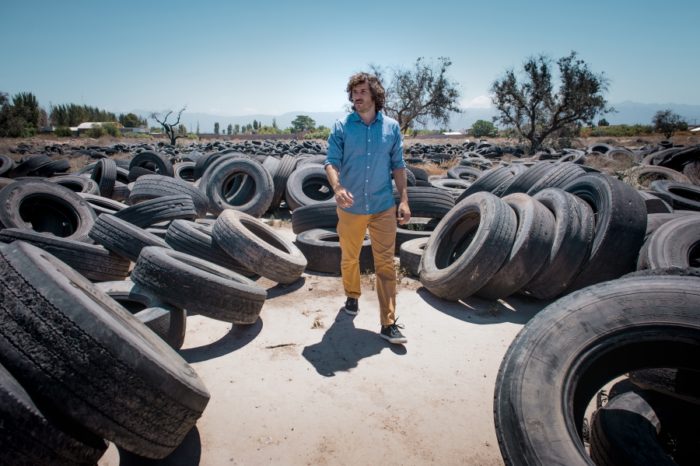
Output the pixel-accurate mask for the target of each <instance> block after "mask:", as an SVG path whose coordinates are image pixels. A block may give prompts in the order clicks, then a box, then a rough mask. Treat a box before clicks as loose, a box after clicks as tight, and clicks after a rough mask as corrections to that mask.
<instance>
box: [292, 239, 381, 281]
mask: <svg viewBox="0 0 700 466" xmlns="http://www.w3.org/2000/svg"><path fill="white" fill-rule="evenodd" d="M294 244H295V245H296V246H297V247H298V248H299V250H300V251H301V252H302V254H304V257H305V258H306V261H307V265H306V270H312V271H314V272H323V273H330V274H334V275H339V274H340V260H341V257H342V251H341V249H340V240H339V238H338V233H337V232H336V230H335V229H324V228H314V229H311V230H306V231H304V232H302V233H299V234H298V235H297V237H296V239H295V240H294ZM360 270H361V271H362V272H366V271H374V258H373V256H372V245H371V244H370V242H369V238H365V240H364V241H363V242H362V249H361V250H360Z"/></svg>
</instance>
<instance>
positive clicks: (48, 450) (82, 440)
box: [0, 365, 107, 466]
mask: <svg viewBox="0 0 700 466" xmlns="http://www.w3.org/2000/svg"><path fill="white" fill-rule="evenodd" d="M71 431H72V432H71ZM106 449H107V443H106V442H105V441H104V440H102V439H101V438H99V437H97V436H95V435H94V434H90V433H88V432H87V431H85V430H84V429H76V428H74V427H73V428H71V427H69V426H68V425H67V423H66V422H65V420H64V419H62V418H61V416H60V415H55V414H53V412H52V410H51V407H50V406H42V408H39V407H38V406H37V404H36V403H35V401H34V400H33V399H32V398H31V396H30V395H29V394H28V393H27V391H26V390H25V389H24V388H22V386H21V385H20V383H19V382H17V380H16V379H15V378H14V377H13V376H12V375H11V374H10V373H9V372H8V371H7V369H5V368H4V367H3V366H2V365H0V464H4V465H12V466H14V465H26V466H33V465H37V464H51V465H57V466H74V465H85V466H87V465H91V464H96V463H97V460H99V459H100V457H101V456H102V454H103V453H104V452H105V450H106Z"/></svg>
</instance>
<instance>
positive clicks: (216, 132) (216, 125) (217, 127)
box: [214, 121, 219, 135]
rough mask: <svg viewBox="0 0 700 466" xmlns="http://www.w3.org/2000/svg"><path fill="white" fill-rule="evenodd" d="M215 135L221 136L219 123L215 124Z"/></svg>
mask: <svg viewBox="0 0 700 466" xmlns="http://www.w3.org/2000/svg"><path fill="white" fill-rule="evenodd" d="M214 134H217V135H218V134H219V122H218V121H217V122H216V123H214Z"/></svg>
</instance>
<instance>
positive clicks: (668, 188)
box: [651, 180, 700, 210]
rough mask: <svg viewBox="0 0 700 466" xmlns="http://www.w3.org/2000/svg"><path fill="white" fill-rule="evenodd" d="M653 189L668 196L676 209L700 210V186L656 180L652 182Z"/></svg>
mask: <svg viewBox="0 0 700 466" xmlns="http://www.w3.org/2000/svg"><path fill="white" fill-rule="evenodd" d="M651 189H652V191H658V192H659V193H662V194H665V195H666V196H668V197H669V198H670V199H671V202H672V205H673V208H674V209H689V210H700V186H695V185H693V184H690V183H678V182H674V181H667V180H656V181H652V182H651Z"/></svg>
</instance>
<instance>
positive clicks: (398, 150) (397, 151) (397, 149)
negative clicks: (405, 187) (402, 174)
mask: <svg viewBox="0 0 700 466" xmlns="http://www.w3.org/2000/svg"><path fill="white" fill-rule="evenodd" d="M394 137H395V138H396V139H395V141H394V146H393V147H392V148H391V169H392V170H396V169H397V168H406V162H405V161H404V159H403V140H402V139H401V131H400V129H399V128H398V127H396V128H395V129H394Z"/></svg>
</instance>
